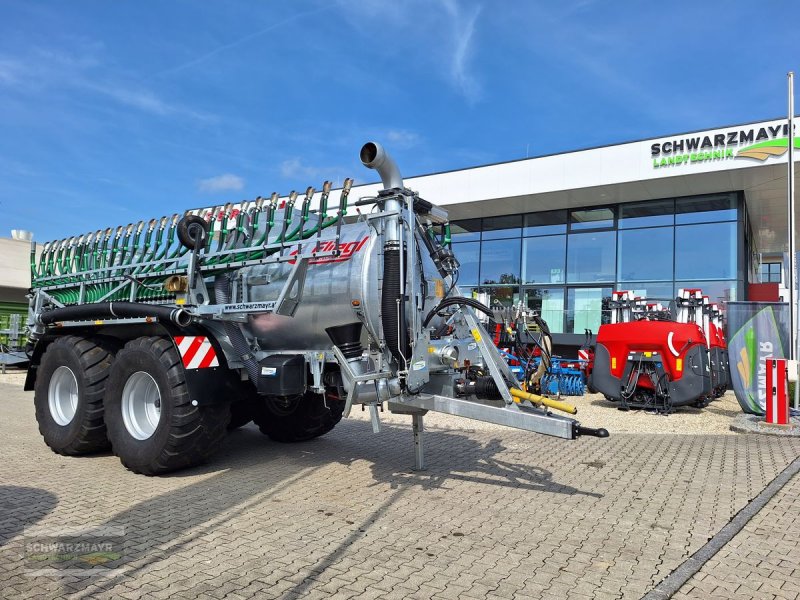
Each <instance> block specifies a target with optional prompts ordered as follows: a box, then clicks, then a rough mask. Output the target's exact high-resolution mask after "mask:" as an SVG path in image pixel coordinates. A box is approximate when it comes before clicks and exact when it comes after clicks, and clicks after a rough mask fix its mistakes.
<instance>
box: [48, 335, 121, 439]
mask: <svg viewBox="0 0 800 600" xmlns="http://www.w3.org/2000/svg"><path fill="white" fill-rule="evenodd" d="M113 360H114V355H113V353H112V352H111V351H110V349H109V348H108V347H106V345H105V344H103V343H102V342H98V341H97V340H93V339H87V338H82V337H78V336H74V335H67V336H63V337H59V338H57V339H55V340H54V341H53V342H52V343H51V344H50V345H49V346H48V347H47V350H45V352H44V354H43V355H42V360H41V363H40V364H39V368H38V371H37V375H36V385H35V387H34V395H33V403H34V407H35V410H36V421H37V422H38V423H39V433H41V434H42V437H43V438H44V443H45V444H47V445H48V446H49V447H50V449H51V450H53V452H57V453H58V454H64V455H77V454H87V453H89V452H96V451H98V450H105V449H106V448H108V446H109V443H108V438H107V437H106V426H105V422H104V420H103V395H104V392H105V387H106V381H107V380H108V375H109V372H110V370H111V366H112V363H113ZM61 367H66V369H69V371H70V372H71V373H72V374H73V376H74V382H75V383H77V405H76V406H75V413H74V416H72V419H71V420H69V421H68V422H67V421H66V420H65V418H64V415H63V414H61V415H60V420H61V421H62V423H61V424H59V422H58V421H57V420H56V418H57V414H54V412H53V410H51V405H50V387H51V382H53V375H54V374H55V373H56V371H57V370H58V369H59V368H61ZM59 373H60V374H63V373H65V371H63V369H62V370H61V371H59ZM59 377H60V376H57V377H56V379H59ZM53 383H57V381H56V382H53Z"/></svg>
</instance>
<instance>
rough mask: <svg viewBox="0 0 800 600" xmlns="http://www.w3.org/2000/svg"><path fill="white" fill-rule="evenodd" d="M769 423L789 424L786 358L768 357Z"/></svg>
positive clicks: (767, 405) (767, 419)
mask: <svg viewBox="0 0 800 600" xmlns="http://www.w3.org/2000/svg"><path fill="white" fill-rule="evenodd" d="M766 363H767V364H766V367H767V373H766V375H767V376H766V382H765V383H766V385H767V401H766V408H767V418H766V421H767V423H772V424H773V425H788V424H789V395H788V394H787V389H786V388H787V377H786V366H787V365H786V359H785V358H768V359H766Z"/></svg>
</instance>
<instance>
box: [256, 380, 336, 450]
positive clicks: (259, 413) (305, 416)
mask: <svg viewBox="0 0 800 600" xmlns="http://www.w3.org/2000/svg"><path fill="white" fill-rule="evenodd" d="M326 396H327V398H326V397H324V396H322V394H315V393H313V392H306V393H305V394H303V395H301V396H296V397H293V398H270V397H265V398H262V399H260V400H259V403H258V405H257V408H256V410H255V412H254V415H253V421H255V422H256V425H258V427H259V429H261V433H263V434H265V435H267V436H269V438H270V439H271V440H275V441H276V442H284V443H293V442H305V441H308V440H311V439H314V438H316V437H319V436H321V435H325V434H326V433H328V432H329V431H330V430H331V429H333V428H334V427H335V426H336V424H337V423H338V422H339V421H341V420H342V413H343V412H344V402H343V401H342V400H340V399H339V398H338V397H337V396H335V395H333V394H326Z"/></svg>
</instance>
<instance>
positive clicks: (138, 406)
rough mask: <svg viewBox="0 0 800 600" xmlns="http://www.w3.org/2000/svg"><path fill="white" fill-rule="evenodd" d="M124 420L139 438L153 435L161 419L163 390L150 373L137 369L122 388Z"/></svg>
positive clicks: (127, 427)
mask: <svg viewBox="0 0 800 600" xmlns="http://www.w3.org/2000/svg"><path fill="white" fill-rule="evenodd" d="M122 421H123V422H124V424H125V429H127V430H128V433H130V434H131V435H132V436H133V437H134V438H136V439H137V440H146V439H148V438H149V437H151V436H152V435H153V434H154V433H155V431H156V429H157V428H158V424H159V422H160V421H161V391H160V390H159V389H158V384H157V383H156V380H155V379H153V377H152V376H151V375H150V374H149V373H145V372H144V371H137V372H136V373H134V374H133V375H131V376H130V377H129V378H128V381H126V382H125V387H124V388H123V389H122Z"/></svg>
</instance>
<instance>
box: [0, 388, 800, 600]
mask: <svg viewBox="0 0 800 600" xmlns="http://www.w3.org/2000/svg"><path fill="white" fill-rule="evenodd" d="M409 420H410V419H409ZM431 421H432V422H433V421H434V419H431ZM467 423H468V422H467ZM592 424H593V425H602V423H592ZM426 435H427V439H426V443H427V446H426V450H427V459H428V466H429V470H428V471H425V472H423V473H415V472H413V471H412V470H411V466H412V464H413V448H412V443H411V442H412V438H411V431H410V427H409V426H408V425H402V424H397V423H392V424H386V425H385V426H384V431H383V432H382V433H381V434H378V435H374V434H372V432H371V427H370V425H369V424H368V423H367V422H365V421H363V420H346V421H343V422H342V423H341V424H340V425H339V426H338V427H337V428H336V429H335V430H334V431H333V432H331V433H330V434H328V435H327V436H325V437H323V438H320V439H318V440H315V441H312V442H309V443H306V444H298V445H280V444H277V443H274V442H271V441H269V440H268V439H267V438H265V437H264V436H262V435H261V434H260V433H259V432H258V431H257V430H256V429H255V428H254V427H252V426H248V427H245V428H244V429H242V430H240V431H237V432H234V433H233V434H231V435H230V436H229V437H228V439H227V440H226V443H225V445H224V447H223V449H222V451H221V452H220V453H219V454H218V455H217V456H216V457H215V458H214V460H213V462H212V463H211V464H209V465H207V466H205V467H202V468H197V469H192V470H188V471H185V472H181V473H178V474H175V475H173V476H168V477H143V476H139V475H134V474H132V473H130V472H127V471H126V470H125V469H124V468H123V467H122V466H121V465H120V463H119V461H118V460H117V459H116V458H115V457H114V456H111V455H108V454H100V455H95V456H89V457H80V458H68V457H62V456H58V455H55V454H53V453H52V452H50V450H49V449H47V448H46V447H45V446H44V444H43V443H42V441H41V439H40V437H39V434H38V432H37V430H36V423H35V420H34V416H33V406H32V396H31V394H30V393H24V392H22V391H21V390H20V389H19V388H18V387H12V386H8V385H3V384H0V439H2V448H3V459H2V461H0V596H3V597H9V598H12V597H13V598H34V597H36V598H39V597H41V598H54V597H65V596H67V597H72V598H126V599H131V600H132V599H136V598H168V597H169V598H173V597H174V598H197V597H209V598H231V599H238V598H298V597H306V596H307V597H310V598H328V597H331V598H334V597H335V598H360V599H368V598H387V599H389V598H425V599H429V598H441V599H448V598H449V599H452V598H474V599H476V600H477V599H483V598H504V599H509V598H542V597H552V598H639V597H641V596H642V595H643V594H644V593H645V592H646V591H648V590H649V589H650V588H652V587H653V586H654V585H655V584H656V583H658V582H659V581H661V579H663V578H664V577H665V576H666V575H667V574H668V573H669V572H670V571H672V570H673V569H674V568H675V567H677V566H678V565H679V564H680V563H681V562H683V561H684V560H685V559H686V558H687V557H688V556H689V555H691V554H692V553H693V552H695V551H696V550H697V549H698V548H700V547H701V546H702V545H703V544H705V543H706V542H707V541H708V539H709V538H710V537H711V536H712V535H714V534H715V533H716V532H717V531H718V530H719V529H720V528H721V527H722V526H723V525H724V524H725V523H727V522H728V520H729V519H730V518H731V517H732V516H733V515H734V514H735V513H736V512H738V511H739V510H740V509H741V508H742V507H743V506H744V505H745V504H746V503H747V502H748V501H749V500H750V499H751V498H753V497H754V496H755V495H756V494H758V493H759V492H760V491H761V490H762V489H763V488H764V487H765V486H766V484H767V483H768V482H769V481H770V480H772V479H773V478H774V477H775V476H776V475H777V474H778V473H779V472H780V471H781V470H782V469H783V468H784V467H785V466H786V465H787V464H788V463H789V462H791V461H792V460H793V459H794V458H795V457H796V456H797V455H798V453H800V440H796V439H790V440H786V439H775V438H765V437H756V436H747V435H720V436H708V435H706V436H695V435H636V434H618V435H616V436H613V437H611V438H609V439H606V440H598V439H581V440H577V441H574V442H567V441H564V440H559V439H554V438H546V437H543V436H536V435H533V434H526V433H524V432H516V431H512V430H480V429H475V430H471V429H464V430H454V431H446V430H442V429H438V428H435V429H432V430H431V431H428V432H427V434H426ZM791 485H792V486H793V487H792V490H791V491H790V490H789V487H788V486H787V489H786V490H785V491H784V492H783V493H782V494H781V495H780V496H781V497H784V494H785V496H786V497H787V498H788V497H792V498H793V501H794V502H795V507H797V504H796V502H797V500H796V498H797V492H798V488H797V482H796V481H793V482H791ZM773 502H780V500H778V498H777V497H776V498H775V499H774V500H773ZM769 507H772V503H771V504H770V505H769V506H768V508H769ZM773 510H776V511H778V509H773ZM795 510H796V508H795ZM760 517H761V515H759V518H760ZM759 522H760V521H759ZM755 523H756V522H755V521H753V522H751V526H752V527H754V529H753V531H754V532H755V533H758V532H760V531H762V529H763V527H764V526H765V525H764V524H761V525H756V524H755ZM96 525H99V526H113V527H120V528H124V535H121V536H118V537H117V538H113V540H112V544H111V545H112V547H111V553H110V554H102V553H101V554H98V555H90V556H87V555H85V554H84V555H81V557H80V558H75V557H72V558H70V557H64V556H62V557H60V558H62V559H69V560H63V561H61V562H59V561H55V560H53V557H52V552H51V553H50V555H49V558H48V555H47V552H45V551H43V550H42V548H41V547H40V546H37V544H39V545H41V544H46V543H52V542H64V541H69V540H70V539H71V538H69V537H67V536H66V533H67V532H63V531H60V532H59V531H56V530H57V528H61V529H63V528H64V527H65V526H81V527H87V526H96ZM26 526H27V527H29V529H27V530H26V529H25V527H26ZM31 527H33V529H31ZM37 528H38V530H37ZM779 530H780V532H781V537H780V539H781V540H783V541H782V542H779V543H781V544H785V546H780V548H781V551H782V552H784V553H785V552H786V551H788V552H789V553H791V552H792V551H794V552H796V549H797V544H798V539H797V529H796V528H795V529H794V532H792V529H791V528H790V527H788V526H784V527H783V528H780V527H779ZM48 532H49V534H48ZM755 533H754V535H755ZM48 535H49V537H48ZM741 535H744V533H743V534H741ZM758 535H761V534H760V533H758ZM764 535H765V536H766V535H770V534H764ZM792 536H794V537H792ZM737 539H738V538H737ZM759 539H760V541H759V545H758V546H757V547H756V548H754V549H753V550H749V551H747V552H749V553H756V554H757V553H759V552H762V553H765V552H766V551H767V550H771V549H772V547H771V545H768V544H769V542H767V541H765V540H766V537H764V538H763V539H762V538H759ZM776 543H778V542H776ZM745 545H746V544H742V548H743V550H742V552H745V549H744V546H745ZM46 549H47V547H45V550H46ZM101 550H105V549H101ZM749 553H747V554H743V555H742V556H743V558H740V559H737V560H739V561H741V563H740V565H747V567H746V568H747V569H751V570H752V573H753V575H752V577H755V578H758V579H763V578H764V576H765V575H766V574H767V573H769V574H771V575H772V576H773V577H776V576H778V575H779V576H780V577H783V578H784V579H785V580H786V581H787V582H788V581H789V580H790V579H792V578H793V579H794V580H795V581H796V580H797V575H798V574H800V573H798V572H797V571H796V570H795V571H788V573H787V569H788V565H787V564H785V563H788V560H787V559H784V562H781V561H780V560H778V562H777V563H774V564H773V563H772V562H770V563H769V564H770V566H768V567H762V566H759V565H758V564H752V563H753V562H757V561H756V560H755V557H754V555H753V554H749ZM786 556H788V554H786ZM795 556H796V554H795ZM718 558H719V559H720V564H721V565H723V566H724V565H727V563H726V560H725V559H723V558H722V557H721V556H720V555H718ZM745 559H746V560H745ZM103 561H106V562H103ZM748 561H750V562H748ZM795 562H796V561H795ZM93 563H98V564H94V566H92V565H93ZM67 568H69V569H76V568H80V569H81V570H79V571H77V573H71V574H65V569H67ZM48 569H56V570H57V574H54V573H52V572H49V571H48ZM731 569H736V570H737V571H738V572H743V571H744V569H745V567H743V566H739V567H731ZM781 569H782V570H781ZM87 571H88V573H89V574H92V575H94V576H91V577H90V576H87ZM37 573H38V574H37ZM100 573H103V574H104V575H105V576H99V574H100ZM700 576H702V572H701V573H700V574H698V577H700ZM705 577H709V575H706V576H705ZM705 577H704V578H703V581H705ZM703 581H698V583H699V584H701V585H695V584H691V582H690V584H689V585H691V586H692V587H691V588H689V587H687V588H686V593H687V594H689V595H691V594H694V596H693V597H697V595H704V594H703V588H702V583H703ZM719 581H720V583H718V584H716V585H715V587H714V590H716V593H718V594H720V593H721V594H723V595H726V594H727V595H728V596H730V595H735V593H734V592H735V591H736V589H738V588H736V589H734V590H733V591H731V592H730V593H729V594H728V592H727V591H725V592H724V593H723V592H722V591H721V590H728V588H727V587H726V586H728V585H733V584H729V583H728V581H727V579H726V578H725V577H720V579H719ZM761 589H763V588H757V589H756V590H755V591H756V592H761ZM778 591H781V588H780V587H779V588H778ZM770 593H772V592H770ZM774 595H776V596H779V594H778V593H777V592H775V594H774ZM704 597H707V596H704ZM759 597H763V596H759ZM780 597H783V596H780Z"/></svg>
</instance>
